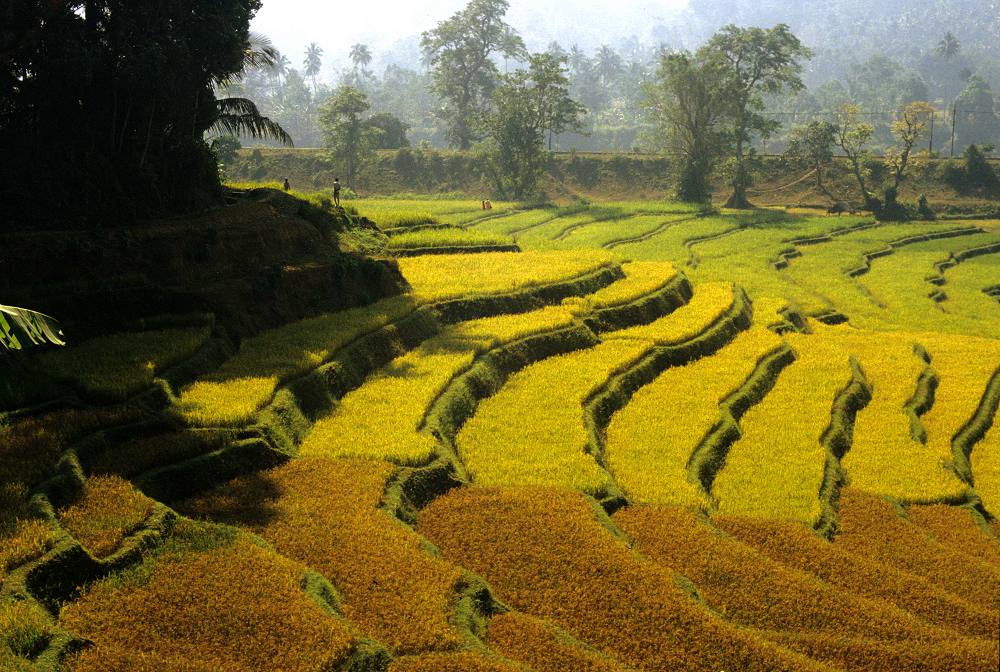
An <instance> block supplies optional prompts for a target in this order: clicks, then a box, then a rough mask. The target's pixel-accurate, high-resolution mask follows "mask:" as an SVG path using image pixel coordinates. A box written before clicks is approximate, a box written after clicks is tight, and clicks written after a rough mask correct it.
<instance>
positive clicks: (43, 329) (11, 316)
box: [0, 305, 66, 354]
mask: <svg viewBox="0 0 1000 672" xmlns="http://www.w3.org/2000/svg"><path fill="white" fill-rule="evenodd" d="M62 336H63V333H62V331H60V329H59V323H58V322H56V321H55V320H54V319H53V318H51V317H49V316H48V315H43V314H42V313H38V312H35V311H34V310H28V309H27V308H15V307H13V306H3V305H0V354H5V353H9V352H13V351H14V350H23V349H24V348H27V347H30V346H34V345H44V344H46V343H48V344H52V345H66V343H65V342H64V341H63V340H62Z"/></svg>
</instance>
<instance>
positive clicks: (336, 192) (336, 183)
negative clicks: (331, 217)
mask: <svg viewBox="0 0 1000 672" xmlns="http://www.w3.org/2000/svg"><path fill="white" fill-rule="evenodd" d="M333 204H334V205H336V206H337V207H338V208H339V207H340V178H339V177H335V178H333Z"/></svg>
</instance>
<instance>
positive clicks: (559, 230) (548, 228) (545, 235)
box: [513, 210, 597, 251]
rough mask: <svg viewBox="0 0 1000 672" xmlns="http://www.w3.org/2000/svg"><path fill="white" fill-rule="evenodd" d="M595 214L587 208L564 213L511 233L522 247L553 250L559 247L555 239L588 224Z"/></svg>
mask: <svg viewBox="0 0 1000 672" xmlns="http://www.w3.org/2000/svg"><path fill="white" fill-rule="evenodd" d="M596 217H597V215H596V214H595V213H594V212H591V211H589V210H587V211H583V212H579V213H573V214H566V215H562V216H559V217H556V218H554V219H549V220H545V221H544V222H543V223H540V224H538V225H537V226H532V227H530V228H526V229H524V230H521V231H518V232H517V233H515V234H513V235H514V239H515V240H516V241H517V244H518V245H520V246H521V247H523V248H524V249H531V250H536V251H537V250H555V249H559V245H558V243H557V242H556V239H557V238H559V236H561V235H563V234H564V233H566V232H567V231H569V230H571V229H573V228H576V227H579V226H582V225H586V224H589V223H591V222H593V221H594V220H595V218H596Z"/></svg>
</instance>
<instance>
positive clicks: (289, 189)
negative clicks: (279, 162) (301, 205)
mask: <svg viewBox="0 0 1000 672" xmlns="http://www.w3.org/2000/svg"><path fill="white" fill-rule="evenodd" d="M291 190H292V183H291V182H289V181H288V178H287V177H286V178H285V191H291Z"/></svg>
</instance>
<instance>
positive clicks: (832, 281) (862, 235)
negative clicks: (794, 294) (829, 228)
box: [781, 222, 942, 329]
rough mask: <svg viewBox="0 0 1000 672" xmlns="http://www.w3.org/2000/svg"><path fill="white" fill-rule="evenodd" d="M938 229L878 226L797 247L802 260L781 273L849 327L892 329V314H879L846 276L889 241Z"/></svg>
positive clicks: (931, 225)
mask: <svg viewBox="0 0 1000 672" xmlns="http://www.w3.org/2000/svg"><path fill="white" fill-rule="evenodd" d="M941 227H942V225H941V224H936V223H926V222H921V223H912V224H880V225H879V226H877V227H875V228H872V229H863V230H859V231H854V232H851V233H848V234H845V235H842V236H838V237H836V238H834V239H832V240H830V241H826V242H823V243H820V244H817V245H808V246H803V247H800V248H799V251H800V252H801V253H802V256H801V257H799V258H797V259H793V260H792V261H791V265H790V266H789V267H788V268H787V269H785V270H783V271H781V272H782V273H783V274H786V275H788V277H789V278H791V280H792V281H793V282H794V283H795V284H796V285H798V286H799V287H801V288H802V289H804V290H805V291H808V292H809V293H810V294H811V295H812V296H814V297H815V300H816V301H817V302H818V305H823V306H825V307H826V308H827V309H834V310H838V311H840V312H841V313H843V314H844V315H847V316H848V317H850V318H851V321H852V323H855V324H859V323H861V322H865V321H866V322H865V324H869V325H876V326H877V328H880V329H881V328H894V325H897V324H898V323H896V322H893V321H892V319H891V318H892V314H891V313H889V312H887V311H884V310H882V309H881V308H880V307H879V306H878V304H877V303H876V302H875V300H874V299H873V298H872V297H871V296H870V295H869V294H867V293H866V290H865V288H864V287H863V285H862V284H860V283H859V282H858V280H857V279H855V278H851V277H849V276H848V275H846V272H847V271H849V270H851V269H854V268H857V267H859V266H861V265H862V264H863V262H864V256H863V255H864V254H865V253H868V252H876V251H878V250H882V249H885V248H886V246H887V245H888V244H889V243H890V242H892V241H896V240H900V239H903V238H907V237H910V236H917V235H923V234H926V233H932V232H934V231H940V230H941ZM928 272H929V271H928ZM809 308H810V309H812V308H813V306H812V305H810V306H809ZM895 328H897V329H898V328H899V327H898V326H895Z"/></svg>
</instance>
